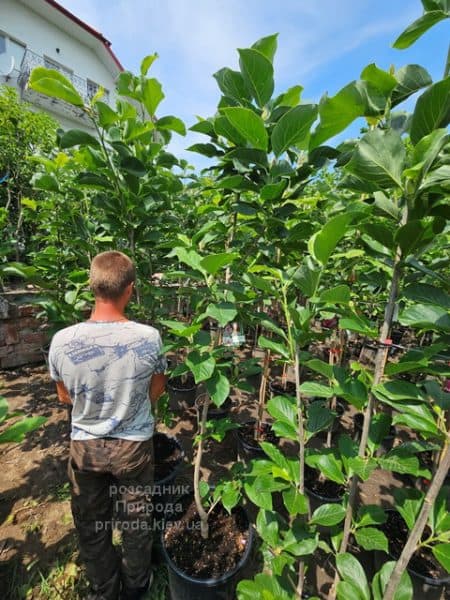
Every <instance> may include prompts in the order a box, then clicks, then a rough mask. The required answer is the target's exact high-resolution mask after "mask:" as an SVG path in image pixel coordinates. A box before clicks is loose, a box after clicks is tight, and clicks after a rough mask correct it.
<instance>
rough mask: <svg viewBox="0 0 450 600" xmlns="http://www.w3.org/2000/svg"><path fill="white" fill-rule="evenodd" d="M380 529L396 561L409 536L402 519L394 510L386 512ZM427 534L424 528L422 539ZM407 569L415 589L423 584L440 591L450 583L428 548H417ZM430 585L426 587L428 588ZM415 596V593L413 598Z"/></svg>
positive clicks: (449, 579)
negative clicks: (439, 588)
mask: <svg viewBox="0 0 450 600" xmlns="http://www.w3.org/2000/svg"><path fill="white" fill-rule="evenodd" d="M380 529H381V530H382V531H383V532H384V533H385V535H386V537H387V538H388V542H389V554H390V556H392V558H394V560H397V559H398V558H399V557H400V554H401V552H402V550H403V547H404V545H405V543H406V540H407V539H408V535H409V530H408V527H407V525H406V523H405V521H404V519H403V517H402V516H401V515H400V514H399V513H397V512H396V511H394V510H389V511H387V519H386V522H385V523H383V524H382V525H380ZM429 534H430V530H429V529H428V527H426V528H425V531H424V534H423V535H424V538H426V537H428V535H429ZM407 568H408V571H409V572H410V575H411V576H412V579H413V583H414V587H415V589H416V588H417V587H418V585H423V584H425V585H426V584H430V585H431V586H435V587H436V588H438V587H441V586H442V589H445V586H446V585H448V584H449V583H450V576H449V574H448V573H447V572H446V571H445V569H444V568H443V567H442V566H441V565H440V564H439V562H438V561H437V560H436V559H435V558H434V556H433V553H432V552H431V550H430V549H429V548H419V549H418V550H416V552H414V554H413V555H412V557H411V560H410V561H409V563H408V567H407ZM430 585H428V588H429V587H430ZM439 593H440V592H439ZM416 595H417V593H416V594H415V596H414V598H415V597H416ZM420 597H421V598H424V599H425V598H428V597H431V596H428V595H422V596H420ZM417 598H419V596H417ZM433 598H434V596H433Z"/></svg>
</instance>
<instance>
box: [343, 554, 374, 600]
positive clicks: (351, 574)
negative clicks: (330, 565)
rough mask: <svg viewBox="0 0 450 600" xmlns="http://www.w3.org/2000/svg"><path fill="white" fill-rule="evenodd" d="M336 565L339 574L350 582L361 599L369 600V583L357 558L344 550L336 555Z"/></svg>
mask: <svg viewBox="0 0 450 600" xmlns="http://www.w3.org/2000/svg"><path fill="white" fill-rule="evenodd" d="M336 567H337V569H338V571H339V575H340V576H341V577H342V579H343V580H344V581H349V582H351V583H352V584H353V585H354V586H355V587H356V588H357V589H358V592H359V594H360V597H361V598H362V599H363V600H370V591H369V584H368V583H367V577H366V574H365V572H364V569H363V568H362V566H361V565H360V563H359V562H358V560H357V559H356V558H355V557H354V556H353V555H351V554H349V553H347V552H345V553H343V554H338V555H337V556H336Z"/></svg>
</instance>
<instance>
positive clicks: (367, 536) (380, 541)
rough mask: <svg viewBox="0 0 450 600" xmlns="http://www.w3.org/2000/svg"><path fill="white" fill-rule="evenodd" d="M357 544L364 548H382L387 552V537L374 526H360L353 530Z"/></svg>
mask: <svg viewBox="0 0 450 600" xmlns="http://www.w3.org/2000/svg"><path fill="white" fill-rule="evenodd" d="M355 538H356V541H357V543H358V544H359V546H361V548H364V550H383V551H384V552H386V553H388V539H387V537H386V536H385V534H384V533H383V532H382V531H380V530H379V529H375V527H362V528H361V529H358V530H357V531H356V532H355Z"/></svg>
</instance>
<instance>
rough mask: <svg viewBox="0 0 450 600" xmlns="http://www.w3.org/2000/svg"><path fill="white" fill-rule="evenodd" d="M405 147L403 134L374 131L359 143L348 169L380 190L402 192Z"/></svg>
mask: <svg viewBox="0 0 450 600" xmlns="http://www.w3.org/2000/svg"><path fill="white" fill-rule="evenodd" d="M404 162H405V147H404V145H403V141H402V138H401V137H400V134H399V133H397V132H396V131H394V130H392V129H387V130H382V129H374V130H373V131H369V132H368V133H366V134H365V135H364V136H363V137H362V138H361V139H360V140H359V142H358V143H357V145H356V148H355V151H354V152H353V156H352V158H351V160H350V162H349V163H348V164H347V165H346V169H347V170H348V171H350V172H351V173H353V174H354V175H356V176H357V177H359V178H360V179H363V180H364V181H368V182H371V183H373V184H374V185H376V186H377V187H378V188H380V189H388V188H392V187H399V188H401V189H402V185H403V184H402V172H403V169H404Z"/></svg>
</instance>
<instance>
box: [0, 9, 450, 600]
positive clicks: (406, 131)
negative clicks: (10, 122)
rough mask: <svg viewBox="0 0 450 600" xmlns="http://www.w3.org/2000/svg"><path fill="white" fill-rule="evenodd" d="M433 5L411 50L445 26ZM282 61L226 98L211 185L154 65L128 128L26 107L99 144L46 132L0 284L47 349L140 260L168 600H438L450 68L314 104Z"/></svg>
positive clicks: (260, 63) (265, 50) (368, 78)
mask: <svg viewBox="0 0 450 600" xmlns="http://www.w3.org/2000/svg"><path fill="white" fill-rule="evenodd" d="M422 4H423V7H424V10H425V13H424V15H423V16H422V17H419V18H418V20H417V21H416V22H415V23H413V24H412V25H411V26H410V27H408V28H407V29H406V30H405V31H404V32H403V33H402V34H401V35H400V36H399V37H398V39H397V40H396V42H395V44H394V45H395V47H397V48H398V49H402V48H407V47H408V46H410V45H411V44H413V43H414V42H415V41H416V40H417V39H418V38H419V37H420V36H421V35H422V34H423V33H425V31H427V29H429V28H430V27H431V25H432V24H433V23H435V22H437V20H439V19H437V16H436V14H437V13H439V15H441V18H442V19H443V18H445V17H448V16H449V10H448V3H447V2H445V1H444V0H431V1H430V0H427V1H425V0H423V2H422ZM429 35H432V32H430V33H429ZM276 49H277V36H276V35H271V36H268V37H265V38H262V39H260V40H258V41H257V42H256V43H255V44H254V45H253V46H252V47H250V48H244V49H240V50H238V54H239V57H238V58H239V70H233V69H230V68H227V67H224V68H223V69H221V70H219V71H218V72H217V73H215V74H214V77H215V79H216V81H217V84H218V87H219V90H220V97H219V99H218V107H217V112H216V113H215V115H214V116H212V117H208V118H198V121H197V122H196V123H195V124H194V125H192V126H191V127H190V129H191V130H192V131H195V132H197V133H199V134H202V135H203V136H204V139H205V141H204V142H203V143H196V144H194V145H193V146H191V147H190V150H191V151H193V152H196V153H200V154H201V155H203V156H205V157H207V158H208V159H209V161H210V166H209V167H208V168H206V169H205V170H203V171H202V173H201V174H196V173H195V172H194V171H193V169H192V168H191V167H190V166H189V164H188V163H187V161H185V160H180V159H178V158H177V157H176V156H175V155H174V154H172V153H171V152H169V151H168V149H167V146H168V144H169V143H170V140H171V137H172V135H174V134H176V135H184V134H185V133H186V129H185V125H184V123H183V122H182V121H181V120H180V119H179V118H177V117H175V116H172V115H169V116H159V115H158V116H156V112H157V109H158V106H159V104H160V102H161V100H162V99H163V97H164V94H163V92H162V88H161V84H160V83H159V82H158V81H157V80H156V79H155V78H152V77H149V76H148V72H149V69H150V68H151V65H152V63H153V61H154V60H155V58H156V55H152V56H147V57H145V58H144V59H143V61H142V64H141V68H140V72H139V73H138V74H137V75H135V74H132V73H130V72H128V71H125V72H123V73H121V74H120V76H119V77H118V82H117V94H118V101H117V105H116V106H115V107H114V108H112V107H111V106H110V105H109V104H108V103H107V102H106V101H105V99H104V98H103V96H102V92H101V90H100V92H99V93H98V94H97V95H96V96H95V97H94V98H93V99H92V101H91V102H90V104H89V105H85V103H84V101H83V100H82V98H81V97H80V96H79V95H78V93H77V91H76V89H75V88H74V87H73V85H72V83H71V82H70V81H68V80H67V79H66V78H65V77H64V76H63V75H62V74H61V73H58V72H56V71H52V70H49V69H46V68H43V67H38V68H36V69H34V71H33V72H32V73H31V76H30V87H31V88H32V89H33V90H34V91H35V92H39V93H43V94H47V95H49V96H51V97H53V98H55V99H56V100H58V101H64V102H67V103H69V104H71V105H72V106H75V107H77V108H78V109H79V110H80V111H84V112H85V113H86V115H87V116H88V117H89V118H90V119H91V121H92V123H93V126H94V127H95V131H96V135H92V134H90V133H87V132H86V131H81V130H69V131H65V132H64V131H61V130H56V127H53V125H48V126H47V125H46V126H45V129H46V134H48V136H49V137H48V138H47V137H45V136H44V135H42V136H41V139H36V140H34V141H33V143H32V147H33V149H34V154H33V157H32V158H28V159H27V160H26V161H24V166H23V171H22V172H19V171H18V172H17V174H16V175H15V177H11V179H10V180H9V182H8V184H7V185H8V186H9V188H8V194H9V196H8V197H9V198H10V199H11V198H12V200H10V201H8V203H7V204H6V209H5V208H1V209H0V210H1V211H3V212H1V213H0V217H1V218H2V220H3V225H4V228H3V231H4V233H2V234H1V235H2V238H1V247H0V252H1V257H2V262H0V276H1V278H2V281H3V285H4V286H5V287H8V286H12V287H14V286H17V285H18V284H19V283H21V284H23V282H25V283H26V284H28V285H33V286H34V289H35V290H36V289H37V290H39V293H35V294H34V297H36V304H38V305H39V306H40V307H41V310H42V312H41V318H42V319H43V320H45V322H46V323H47V327H48V331H49V332H50V334H51V333H53V332H56V331H57V330H59V329H61V328H62V327H65V326H67V325H69V324H72V323H75V322H77V321H81V320H83V319H85V318H86V314H88V312H89V307H90V306H91V305H92V300H93V296H92V294H91V292H90V291H89V287H88V274H89V264H90V260H91V259H92V258H93V257H94V256H95V255H96V254H97V253H99V252H102V251H103V250H109V249H118V250H121V251H123V252H124V253H126V254H127V255H129V256H130V257H131V258H132V260H133V261H134V263H135V265H136V271H137V281H136V289H135V296H134V298H133V300H132V302H131V303H130V305H129V309H128V312H127V314H128V316H129V318H131V319H134V320H136V321H139V322H143V323H149V324H152V325H154V326H155V327H157V328H158V330H159V331H160V332H161V335H162V339H163V342H164V352H165V354H166V356H167V358H168V383H167V394H165V395H164V396H163V397H162V399H161V400H160V402H159V405H158V410H157V414H156V421H157V432H156V433H155V436H154V447H155V457H156V458H155V460H156V463H155V484H156V487H155V489H154V495H153V505H154V509H155V513H154V514H155V520H154V538H155V544H154V545H155V550H154V560H155V561H157V562H160V563H161V564H164V565H166V566H167V573H168V584H167V587H168V590H167V591H166V592H164V593H167V594H170V597H171V598H172V599H173V600H200V599H202V598H205V599H208V600H215V599H217V600H219V599H221V600H228V599H229V600H232V599H233V598H239V600H257V599H260V600H271V599H273V600H293V599H301V598H310V599H313V598H315V599H319V598H321V599H330V600H333V599H335V598H337V599H338V600H343V599H345V600H372V599H373V600H381V599H383V600H392V599H395V600H407V599H413V600H432V599H437V600H438V599H440V600H443V599H445V598H448V597H449V596H448V593H449V589H450V575H449V573H450V513H449V487H448V486H449V485H450V481H449V479H448V473H449V466H450V453H449V441H450V431H449V425H450V412H449V411H450V351H449V347H450V345H449V341H450V295H449V290H450V268H449V265H450V252H449V249H450V230H449V227H448V219H449V217H450V203H449V192H450V189H449V176H450V137H449V134H448V129H447V127H448V123H449V118H450V77H449V68H450V67H449V62H448V61H447V65H446V68H445V74H444V77H443V78H442V79H440V80H438V81H432V80H431V77H430V75H429V73H428V72H427V70H426V68H425V67H422V66H420V65H417V64H407V65H404V66H401V67H400V68H394V67H391V68H390V69H389V70H383V69H382V68H380V67H379V66H377V65H376V64H375V63H372V64H369V65H367V67H365V68H364V70H363V71H362V72H361V74H360V76H359V78H358V79H356V80H354V81H352V82H350V83H349V84H348V85H346V86H345V87H344V88H342V89H341V90H340V91H339V92H338V93H337V94H336V95H334V96H330V97H328V96H326V95H325V96H324V97H323V98H322V100H321V101H320V103H319V104H314V103H305V102H303V101H302V99H301V94H302V87H301V86H300V85H294V86H293V87H291V88H289V89H288V90H286V91H285V92H284V93H281V94H278V95H275V94H274V68H273V60H274V55H275V53H276ZM401 56H402V55H401V53H400V52H399V57H401ZM445 60H446V57H445V56H444V57H443V65H444V64H445ZM2 93H6V92H2ZM9 102H10V104H11V107H12V106H13V105H14V99H13V98H12V97H11V98H10V99H9ZM405 107H406V108H405ZM411 107H412V108H411ZM11 110H12V108H11ZM21 110H23V109H21ZM35 117H36V118H38V116H37V115H35ZM361 117H363V118H364V120H363V121H362V123H363V126H362V129H361V131H360V133H359V134H357V135H356V137H354V138H352V139H349V140H347V141H345V142H341V143H337V144H334V145H328V144H327V142H329V140H331V139H333V140H334V139H335V136H337V135H339V134H341V133H342V132H344V131H345V130H346V128H347V127H348V126H350V125H351V124H352V123H353V122H354V121H355V120H357V119H358V118H361ZM352 131H353V130H352ZM338 139H342V136H341V137H340V138H338ZM17 143H19V142H17ZM330 143H331V142H330ZM40 144H41V145H40ZM1 152H4V151H3V150H2V151H1ZM5 152H6V151H5ZM10 160H13V157H11V158H10ZM14 160H16V159H14ZM11 172H12V171H11ZM16 184H17V185H16ZM14 186H16V187H14ZM4 191H5V190H4V188H1V192H2V194H3V193H4ZM2 202H3V196H2ZM2 206H3V204H2ZM79 344H80V345H81V344H83V340H81V339H80V340H79ZM0 393H1V390H0ZM2 406H3V405H2ZM2 410H3V409H2ZM1 414H3V412H2V413H1ZM5 415H6V408H5ZM7 416H14V415H7ZM37 424H40V421H39V423H37V422H36V421H30V429H31V428H32V427H35V426H36V425H37ZM187 425H189V427H187ZM12 427H14V425H13V426H12ZM186 427H187V428H186ZM2 431H3V433H2V434H0V436H1V435H3V436H5V434H6V438H5V437H4V438H3V439H1V437H0V441H2V442H5V441H13V436H12V435H11V434H10V435H9V437H8V429H6V430H4V429H3V430H2ZM43 431H44V432H45V424H44V429H43ZM22 434H23V431H22V432H21V435H22ZM19 437H20V436H19ZM188 448H190V449H191V450H192V451H190V450H189V451H187V449H188ZM187 456H189V459H190V458H192V461H190V460H189V461H188V459H187ZM188 463H190V464H188ZM169 525H170V526H169Z"/></svg>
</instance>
